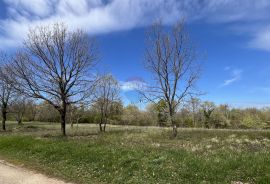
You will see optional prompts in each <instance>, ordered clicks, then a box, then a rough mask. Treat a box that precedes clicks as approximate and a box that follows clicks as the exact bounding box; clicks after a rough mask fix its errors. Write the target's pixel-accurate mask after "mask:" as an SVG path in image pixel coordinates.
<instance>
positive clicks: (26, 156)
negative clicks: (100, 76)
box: [0, 122, 270, 184]
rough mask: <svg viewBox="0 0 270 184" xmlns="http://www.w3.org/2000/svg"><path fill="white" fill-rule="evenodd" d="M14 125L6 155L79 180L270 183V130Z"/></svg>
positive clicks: (2, 146) (5, 139) (4, 143)
mask: <svg viewBox="0 0 270 184" xmlns="http://www.w3.org/2000/svg"><path fill="white" fill-rule="evenodd" d="M8 123H9V124H10V126H9V129H8V130H7V132H5V133H4V132H1V136H0V157H1V158H2V159H5V160H8V161H10V162H11V163H15V164H22V165H23V166H24V167H26V168H30V169H35V170H38V171H40V172H43V173H45V174H48V175H50V176H53V177H58V178H60V179H64V180H66V181H71V182H74V183H147V184H148V183H240V182H242V183H269V182H270V131H269V130H211V129H210V130H206V129H179V132H178V135H177V137H176V138H174V139H172V138H171V137H170V136H171V129H167V128H158V127H136V126H109V127H108V129H107V132H106V133H100V132H99V131H98V126H97V125H81V124H79V125H78V127H77V126H74V127H73V128H72V129H71V128H69V127H68V129H67V134H68V136H67V137H63V136H61V135H60V132H59V124H52V123H39V122H32V123H24V124H23V125H21V126H18V125H16V124H15V123H13V122H8Z"/></svg>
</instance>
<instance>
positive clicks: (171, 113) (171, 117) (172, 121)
mask: <svg viewBox="0 0 270 184" xmlns="http://www.w3.org/2000/svg"><path fill="white" fill-rule="evenodd" d="M169 110H170V121H171V125H172V128H173V131H172V137H173V138H175V137H176V136H177V126H176V123H175V120H174V110H173V109H172V108H169Z"/></svg>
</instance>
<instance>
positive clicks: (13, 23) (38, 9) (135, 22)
mask: <svg viewBox="0 0 270 184" xmlns="http://www.w3.org/2000/svg"><path fill="white" fill-rule="evenodd" d="M4 2H5V3H6V9H7V11H8V17H7V18H6V19H2V20H0V33H1V35H2V36H0V42H1V46H0V47H6V46H10V47H12V46H16V45H18V43H21V41H22V40H23V39H24V38H25V35H26V33H27V31H28V29H29V27H32V26H36V25H42V24H50V23H53V22H56V21H58V22H65V23H66V24H68V26H69V27H71V28H78V27H79V28H82V29H84V30H85V31H87V32H88V33H90V34H99V33H108V32H112V31H118V30H127V29H132V28H134V27H140V26H145V25H149V24H150V23H152V22H153V21H154V20H156V19H157V18H162V19H163V21H164V23H166V24H171V23H173V22H175V21H176V20H178V19H179V18H180V17H185V18H186V19H187V21H196V20H199V21H201V20H204V21H206V22H236V21H239V22H241V21H248V22H254V21H257V20H260V21H261V20H263V21H268V17H269V16H270V12H269V9H270V1H268V0H258V1H246V0H237V1H235V0H207V1H206V0H203V1H202V0H181V1H179V0H46V1H44V0H4ZM260 33H261V32H257V35H256V36H257V37H256V38H255V39H254V41H252V43H251V44H250V45H251V46H252V47H256V48H269V49H270V46H269V45H268V44H267V43H266V41H264V38H265V37H267V38H268V36H267V35H269V34H268V33H264V34H260Z"/></svg>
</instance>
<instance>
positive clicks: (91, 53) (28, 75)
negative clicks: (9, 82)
mask: <svg viewBox="0 0 270 184" xmlns="http://www.w3.org/2000/svg"><path fill="white" fill-rule="evenodd" d="M96 51H97V50H96V47H95V42H94V40H93V39H90V38H89V37H88V36H87V35H86V34H85V33H84V32H83V31H81V30H77V31H69V30H68V29H67V27H66V26H65V25H64V24H58V23H56V24H54V25H49V26H38V27H35V28H33V29H30V31H29V34H28V37H27V39H26V40H25V42H24V49H23V50H21V51H20V52H19V53H18V54H17V57H16V58H15V60H14V65H13V71H14V72H13V73H14V74H15V76H16V82H17V85H16V87H17V88H19V89H20V90H21V91H22V92H24V93H25V94H26V95H28V96H29V97H31V98H37V99H41V100H44V101H47V102H48V103H49V104H51V105H52V106H53V107H54V108H55V109H57V111H58V112H59V113H60V116H61V130H62V134H63V135H66V131H65V130H66V128H65V127H66V113H67V106H68V105H70V104H75V103H78V102H80V101H82V100H83V99H85V98H86V96H87V93H86V92H87V91H89V89H87V87H89V86H91V85H89V82H91V79H90V78H91V77H90V76H91V75H90V69H92V68H93V66H94V63H95V62H96V60H97V52H96Z"/></svg>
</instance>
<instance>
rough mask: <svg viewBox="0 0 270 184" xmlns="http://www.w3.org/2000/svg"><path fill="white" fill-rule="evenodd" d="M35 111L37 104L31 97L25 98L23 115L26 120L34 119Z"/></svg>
mask: <svg viewBox="0 0 270 184" xmlns="http://www.w3.org/2000/svg"><path fill="white" fill-rule="evenodd" d="M37 111H38V109H37V104H36V103H35V102H34V101H33V100H32V99H27V101H26V109H25V117H26V119H27V121H35V119H36V115H37Z"/></svg>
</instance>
